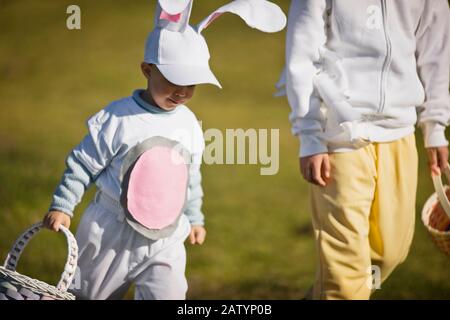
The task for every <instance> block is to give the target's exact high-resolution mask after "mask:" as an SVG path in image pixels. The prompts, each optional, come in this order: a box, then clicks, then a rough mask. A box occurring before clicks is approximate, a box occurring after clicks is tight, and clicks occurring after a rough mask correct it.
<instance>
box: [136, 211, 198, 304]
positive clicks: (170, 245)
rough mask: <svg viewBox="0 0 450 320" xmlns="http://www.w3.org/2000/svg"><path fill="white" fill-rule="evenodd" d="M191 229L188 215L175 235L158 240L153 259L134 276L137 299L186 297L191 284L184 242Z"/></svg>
mask: <svg viewBox="0 0 450 320" xmlns="http://www.w3.org/2000/svg"><path fill="white" fill-rule="evenodd" d="M190 230H191V227H190V223H189V221H188V219H187V217H186V216H183V217H181V219H180V224H179V226H178V228H177V229H176V231H175V232H174V234H173V235H172V236H170V237H168V238H165V239H161V240H159V241H158V245H157V246H154V247H153V248H152V250H151V251H150V259H149V260H148V261H147V262H146V263H145V264H144V265H143V266H142V267H141V268H139V269H140V270H142V271H140V272H139V274H138V275H137V276H136V277H135V278H134V282H135V284H136V289H135V299H136V300H184V299H186V292H187V289H188V284H187V281H186V276H185V269H186V249H185V247H184V241H185V240H186V238H187V236H188V235H189V232H190Z"/></svg>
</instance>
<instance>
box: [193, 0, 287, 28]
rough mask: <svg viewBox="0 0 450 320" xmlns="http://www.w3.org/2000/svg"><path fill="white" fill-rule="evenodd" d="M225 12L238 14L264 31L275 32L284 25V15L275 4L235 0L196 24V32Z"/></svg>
mask: <svg viewBox="0 0 450 320" xmlns="http://www.w3.org/2000/svg"><path fill="white" fill-rule="evenodd" d="M226 12H230V13H234V14H236V15H238V16H240V17H241V18H242V19H243V20H244V21H245V22H246V23H247V25H248V26H249V27H252V28H256V29H258V30H261V31H264V32H277V31H280V30H282V29H283V28H284V27H285V26H286V16H285V14H284V13H283V11H282V10H281V9H280V7H278V6H277V5H276V4H274V3H272V2H269V1H266V0H235V1H233V2H230V3H228V4H226V5H224V6H222V7H220V8H219V9H217V10H216V11H214V12H213V13H211V14H210V15H209V16H208V17H207V18H206V19H204V20H203V21H202V22H200V23H199V24H198V25H197V32H198V33H200V32H202V30H203V29H206V28H207V27H208V26H209V25H210V24H211V22H213V21H214V20H215V19H217V18H218V17H219V16H220V15H222V14H223V13H226Z"/></svg>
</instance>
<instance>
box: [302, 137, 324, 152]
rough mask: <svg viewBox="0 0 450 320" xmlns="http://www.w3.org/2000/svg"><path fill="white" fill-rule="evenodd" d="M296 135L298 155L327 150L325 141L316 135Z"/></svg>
mask: <svg viewBox="0 0 450 320" xmlns="http://www.w3.org/2000/svg"><path fill="white" fill-rule="evenodd" d="M298 137H299V139H300V152H299V156H300V157H307V156H312V155H314V154H319V153H327V152H328V147H327V145H326V143H324V141H323V140H322V139H320V138H319V137H317V136H316V135H301V136H298Z"/></svg>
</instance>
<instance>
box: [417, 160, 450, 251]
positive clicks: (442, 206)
mask: <svg viewBox="0 0 450 320" xmlns="http://www.w3.org/2000/svg"><path fill="white" fill-rule="evenodd" d="M443 172H444V174H445V176H446V178H447V181H449V182H450V167H449V166H447V168H446V169H444V170H443ZM433 185H434V189H435V190H436V192H435V193H433V194H432V195H431V197H429V198H428V200H427V201H426V202H425V205H424V206H423V210H422V221H423V223H424V225H425V227H426V228H427V230H428V233H429V234H430V236H431V239H432V240H433V242H434V243H435V244H436V245H437V247H438V248H439V249H440V250H441V251H442V252H444V253H445V254H446V255H448V256H449V257H450V202H449V200H448V197H449V196H450V187H449V186H444V185H443V184H442V180H441V176H433Z"/></svg>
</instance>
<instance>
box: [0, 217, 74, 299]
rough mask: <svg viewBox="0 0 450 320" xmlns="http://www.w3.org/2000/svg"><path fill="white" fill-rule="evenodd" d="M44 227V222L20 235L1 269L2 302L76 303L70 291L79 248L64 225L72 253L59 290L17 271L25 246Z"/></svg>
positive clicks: (0, 297) (59, 283) (63, 229)
mask: <svg viewBox="0 0 450 320" xmlns="http://www.w3.org/2000/svg"><path fill="white" fill-rule="evenodd" d="M42 228H43V223H42V222H39V223H36V224H34V225H32V226H31V227H30V228H29V229H27V230H26V231H25V232H24V233H23V234H21V235H20V236H19V238H18V239H17V240H16V242H15V243H14V245H13V247H12V249H11V250H10V252H9V253H8V256H7V257H6V260H5V263H4V265H3V267H0V300H75V296H74V295H73V294H71V293H69V292H67V289H68V288H69V286H70V285H71V283H72V279H73V277H74V275H75V270H76V267H77V258H78V246H77V242H76V240H75V237H74V236H73V234H72V233H71V232H70V231H69V230H68V229H67V228H65V227H63V226H61V227H60V229H59V230H60V231H61V232H62V233H64V235H65V236H66V239H67V244H68V249H69V250H68V257H67V262H66V265H65V267H64V272H63V273H62V275H61V279H60V281H59V282H58V284H57V286H56V287H54V286H52V285H49V284H47V283H45V282H42V281H39V280H36V279H32V278H30V277H27V276H25V275H22V274H20V273H18V272H16V271H15V270H16V267H17V263H18V261H19V258H20V255H21V254H22V252H23V250H24V249H25V246H26V245H27V243H28V242H29V241H30V240H31V238H33V236H35V235H36V233H38V232H39V231H40V230H41V229H42Z"/></svg>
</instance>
